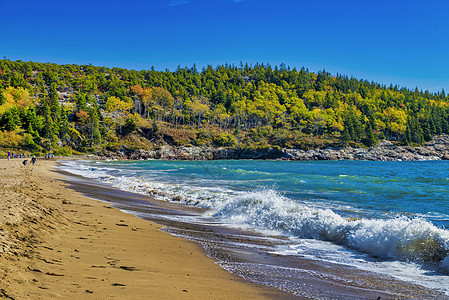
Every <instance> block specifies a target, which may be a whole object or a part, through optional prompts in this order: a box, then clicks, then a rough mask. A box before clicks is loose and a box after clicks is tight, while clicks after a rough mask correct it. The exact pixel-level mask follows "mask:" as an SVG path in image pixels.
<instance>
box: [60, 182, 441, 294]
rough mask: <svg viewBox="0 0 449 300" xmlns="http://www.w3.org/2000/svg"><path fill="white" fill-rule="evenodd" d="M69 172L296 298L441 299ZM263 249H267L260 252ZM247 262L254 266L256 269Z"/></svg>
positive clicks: (97, 193)
mask: <svg viewBox="0 0 449 300" xmlns="http://www.w3.org/2000/svg"><path fill="white" fill-rule="evenodd" d="M69 176H70V177H72V179H70V180H69V182H71V188H74V189H75V190H77V191H79V192H81V193H82V194H84V195H87V196H88V197H93V198H96V199H100V200H105V201H108V202H110V203H112V204H113V206H114V207H116V208H119V209H122V210H124V211H126V212H128V213H132V214H135V215H137V216H139V217H140V218H143V219H146V220H150V221H153V222H155V223H157V224H162V225H164V231H167V232H170V233H171V234H174V235H175V236H181V237H183V238H185V239H189V240H193V241H195V242H196V243H197V244H200V245H202V247H203V248H204V249H205V250H206V253H207V255H208V256H209V257H212V258H213V259H214V260H216V261H217V262H218V264H219V265H221V266H222V267H223V268H224V269H226V270H228V271H229V272H231V273H234V274H238V275H240V276H241V277H243V278H245V279H247V280H250V281H254V282H256V283H263V284H265V285H267V286H276V287H278V288H279V289H281V290H285V291H287V292H289V293H292V294H295V295H298V297H304V298H311V299H315V298H317V297H318V298H322V299H348V298H350V299H360V298H363V299H365V298H369V299H371V298H372V299H376V298H378V297H381V298H382V299H394V298H398V297H399V298H404V299H405V298H412V299H416V298H423V299H424V298H425V299H428V298H432V297H437V298H441V299H443V298H446V296H444V295H442V294H441V293H439V292H438V291H436V290H430V289H428V288H425V287H424V286H422V285H417V284H416V283H411V282H408V281H402V280H400V279H397V278H394V277H392V276H388V275H386V274H383V275H382V274H380V273H373V272H370V271H363V270H359V269H357V268H354V267H350V266H344V265H341V264H335V263H330V262H324V261H314V260H310V259H304V258H302V257H301V255H299V256H298V255H277V254H276V253H273V252H272V251H270V250H269V249H272V247H271V246H274V245H278V243H279V242H280V243H281V244H280V245H288V244H289V242H288V240H286V239H285V237H276V236H263V235H258V234H257V233H254V232H252V231H244V230H238V229H231V228H229V227H227V226H221V225H220V223H219V222H218V223H217V222H216V221H214V220H213V219H205V220H204V222H201V221H200V222H197V221H195V217H193V215H192V214H199V215H203V213H204V209H201V208H199V207H192V206H187V205H182V204H178V203H173V202H169V201H162V200H156V199H153V198H152V197H147V196H144V195H141V194H135V193H132V192H126V191H123V190H119V189H117V188H114V187H111V186H109V185H107V184H104V185H103V184H101V183H96V182H92V181H91V180H89V179H87V180H86V178H84V177H81V176H78V175H73V174H72V175H69ZM78 178H79V182H78ZM73 179H75V180H73ZM74 181H76V182H74ZM151 199H152V200H151ZM171 216H174V218H172V217H171ZM184 216H186V217H184ZM192 217H193V219H192ZM279 238H280V240H279ZM265 248H266V249H267V250H263V249H265ZM258 249H262V250H258ZM267 251H268V252H267ZM251 266H256V267H255V268H256V269H254V268H253V267H251ZM295 299H296V298H295Z"/></svg>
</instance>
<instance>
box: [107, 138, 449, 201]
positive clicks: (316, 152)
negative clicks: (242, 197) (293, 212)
mask: <svg viewBox="0 0 449 300" xmlns="http://www.w3.org/2000/svg"><path fill="white" fill-rule="evenodd" d="M100 156H102V157H103V158H107V159H177V160H217V159H283V160H380V161H413V160H442V159H444V160H449V136H448V135H441V136H437V137H435V138H434V139H433V140H432V141H430V142H428V143H426V144H425V145H424V146H421V147H409V146H396V145H394V144H393V143H392V142H390V141H380V142H379V143H378V144H377V145H376V146H374V147H371V148H368V149H367V148H352V147H342V148H327V149H312V150H307V151H305V150H301V149H278V148H271V149H228V148H212V147H174V146H168V145H166V146H161V147H160V148H159V149H156V150H143V149H139V150H131V149H127V148H123V149H120V150H117V151H115V152H111V151H104V152H103V153H102V154H101V155H100ZM149 193H151V191H150V192H149Z"/></svg>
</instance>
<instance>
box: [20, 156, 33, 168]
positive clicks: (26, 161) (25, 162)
mask: <svg viewBox="0 0 449 300" xmlns="http://www.w3.org/2000/svg"><path fill="white" fill-rule="evenodd" d="M30 163H31V165H33V166H34V164H35V163H36V157H35V156H33V157H32V158H31V160H30ZM22 164H23V165H24V166H26V165H27V164H28V159H25V160H24V161H23V162H22ZM31 171H34V168H32V169H31Z"/></svg>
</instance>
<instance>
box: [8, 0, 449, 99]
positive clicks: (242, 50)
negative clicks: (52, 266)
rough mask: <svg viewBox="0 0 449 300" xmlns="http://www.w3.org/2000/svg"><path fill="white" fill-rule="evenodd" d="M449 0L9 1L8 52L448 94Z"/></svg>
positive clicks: (132, 66)
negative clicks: (242, 70) (279, 73)
mask: <svg viewBox="0 0 449 300" xmlns="http://www.w3.org/2000/svg"><path fill="white" fill-rule="evenodd" d="M448 13H449V1H448V0H428V1H423V0H421V1H417V0H409V1H403V0H389V1H385V0H378V1H372V0H357V1H355V0H350V1H343V0H340V1H338V0H333V1H328V0H319V1H311V0H308V1H303V0H296V1H295V0H126V1H125V0H122V1H118V0H108V1H106V0H100V1H97V0H76V1H64V0H40V1H39V0H0V16H1V18H0V20H1V28H2V29H1V35H0V57H4V56H5V57H6V58H8V59H10V60H18V59H20V60H23V61H38V62H53V63H59V64H89V63H91V64H93V65H96V66H108V67H122V68H128V69H135V70H143V69H149V68H151V66H154V67H155V68H156V69H157V70H165V69H167V68H168V69H170V70H174V69H176V67H177V66H178V65H180V66H182V67H184V66H188V67H191V66H192V65H193V64H194V63H195V64H196V65H197V67H198V69H201V68H202V67H204V66H206V65H212V66H216V65H218V64H225V63H229V64H236V65H238V64H239V63H240V61H242V62H244V63H246V62H248V63H249V64H255V63H268V64H271V65H272V66H274V65H279V64H281V63H285V64H286V65H288V66H290V67H292V68H293V67H296V68H301V67H303V66H304V67H306V68H309V70H310V71H314V72H316V71H320V70H323V69H325V70H326V71H328V72H331V73H332V74H334V75H335V74H336V73H341V74H345V75H348V76H354V77H356V78H358V79H367V80H370V81H371V80H373V81H376V82H379V83H382V84H387V85H389V84H390V83H393V84H398V85H399V86H405V87H408V88H413V89H414V88H415V87H418V88H419V89H422V90H426V89H428V90H430V91H432V92H437V91H441V89H443V88H444V89H445V90H446V91H449V72H448V71H449V17H448Z"/></svg>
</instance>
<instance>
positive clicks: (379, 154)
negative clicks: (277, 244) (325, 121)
mask: <svg viewBox="0 0 449 300" xmlns="http://www.w3.org/2000/svg"><path fill="white" fill-rule="evenodd" d="M98 156H99V157H100V158H103V159H131V160H141V159H168V160H224V159H265V160H278V159H280V160H291V161H295V160H301V161H311V160H374V161H425V160H449V136H448V135H441V136H436V137H434V139H433V140H432V141H430V142H427V143H426V144H425V145H423V146H420V147H410V146H397V145H395V144H393V143H392V142H390V141H387V140H384V141H380V142H379V143H377V145H376V146H374V147H371V148H353V147H339V148H325V149H319V148H317V149H311V150H301V149H287V148H268V149H234V148H213V147H199V146H195V147H193V146H190V147H177V146H169V145H164V146H160V147H158V148H157V149H154V150H143V149H137V150H134V149H128V148H126V147H122V148H121V149H118V150H116V151H107V150H103V151H102V152H101V153H99V154H98Z"/></svg>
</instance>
